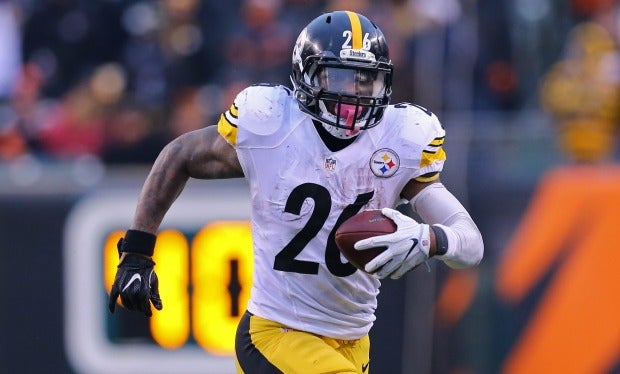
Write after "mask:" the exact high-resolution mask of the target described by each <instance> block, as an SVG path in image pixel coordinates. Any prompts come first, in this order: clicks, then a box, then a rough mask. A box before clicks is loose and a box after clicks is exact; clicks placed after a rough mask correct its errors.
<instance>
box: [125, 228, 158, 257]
mask: <svg viewBox="0 0 620 374" xmlns="http://www.w3.org/2000/svg"><path fill="white" fill-rule="evenodd" d="M156 239H157V236H155V235H153V234H151V233H149V232H145V231H139V230H127V232H126V233H125V237H124V238H122V239H121V242H120V243H119V246H118V251H119V252H130V253H139V254H141V255H146V256H153V253H154V252H155V240H156Z"/></svg>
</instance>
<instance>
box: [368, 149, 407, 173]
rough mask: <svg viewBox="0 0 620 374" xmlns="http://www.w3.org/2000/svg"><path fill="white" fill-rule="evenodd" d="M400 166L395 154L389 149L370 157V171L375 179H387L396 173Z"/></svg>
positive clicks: (379, 151)
mask: <svg viewBox="0 0 620 374" xmlns="http://www.w3.org/2000/svg"><path fill="white" fill-rule="evenodd" d="M399 166H400V160H399V159H398V155H397V154H396V152H394V151H393V150H391V149H389V148H383V149H380V150H378V151H376V152H375V153H373V154H372V156H371V157H370V170H372V173H373V174H374V175H376V176H377V177H381V178H388V177H391V176H392V175H394V173H396V170H398V167H399Z"/></svg>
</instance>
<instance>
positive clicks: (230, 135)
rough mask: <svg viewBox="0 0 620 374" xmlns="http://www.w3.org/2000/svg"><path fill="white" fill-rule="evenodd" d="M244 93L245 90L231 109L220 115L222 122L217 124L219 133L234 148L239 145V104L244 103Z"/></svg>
mask: <svg viewBox="0 0 620 374" xmlns="http://www.w3.org/2000/svg"><path fill="white" fill-rule="evenodd" d="M246 90H247V89H246ZM244 92H245V90H244V91H241V92H240V93H239V94H238V95H237V97H236V98H235V100H234V101H233V103H232V105H231V106H230V108H228V110H227V111H225V112H224V113H222V114H221V115H220V120H219V121H218V122H217V131H218V132H219V133H220V135H221V136H222V137H223V138H224V139H226V141H227V142H228V143H229V144H230V145H232V146H236V145H237V129H238V125H239V107H238V106H237V102H239V101H242V98H243V96H242V95H244Z"/></svg>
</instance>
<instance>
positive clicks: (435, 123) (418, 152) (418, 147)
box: [400, 104, 446, 182]
mask: <svg viewBox="0 0 620 374" xmlns="http://www.w3.org/2000/svg"><path fill="white" fill-rule="evenodd" d="M401 108H402V107H401ZM406 108H407V110H406V112H405V114H404V118H403V117H401V118H400V121H401V122H402V123H404V125H403V128H402V130H401V136H402V138H403V139H404V140H405V143H406V144H407V145H408V148H409V149H410V150H411V151H412V152H414V154H415V155H413V156H412V162H414V163H415V164H414V165H412V167H414V168H416V169H417V170H416V173H415V175H414V179H415V180H417V181H419V182H431V181H433V180H435V179H437V178H439V173H441V171H442V170H443V165H444V162H445V161H446V152H445V150H444V141H445V139H446V132H445V130H444V128H443V126H442V125H441V122H440V121H439V118H437V116H436V115H435V114H433V113H432V112H430V111H429V110H428V109H426V108H423V107H420V106H418V105H413V104H412V105H407V106H406Z"/></svg>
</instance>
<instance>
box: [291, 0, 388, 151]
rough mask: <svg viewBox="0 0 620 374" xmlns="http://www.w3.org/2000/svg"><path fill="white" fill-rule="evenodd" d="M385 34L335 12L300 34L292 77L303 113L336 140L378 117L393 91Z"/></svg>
mask: <svg viewBox="0 0 620 374" xmlns="http://www.w3.org/2000/svg"><path fill="white" fill-rule="evenodd" d="M392 72H393V66H392V62H391V61H390V57H389V51H388V46H387V43H386V41H385V36H384V35H383V33H382V32H381V30H379V28H378V27H377V26H376V25H375V24H373V23H372V22H371V21H370V20H369V19H368V18H366V17H364V16H363V15H361V14H357V13H354V12H349V11H336V12H331V13H326V14H323V15H321V16H319V17H317V18H315V19H314V20H313V21H312V22H310V23H309V24H308V26H306V28H305V29H303V30H302V32H301V33H300V34H299V37H298V38H297V42H296V43H295V48H294V50H293V71H292V74H291V81H292V83H293V89H294V92H295V98H296V99H297V101H298V102H299V107H300V108H301V110H302V111H304V112H306V113H308V114H309V115H311V116H312V117H314V118H315V119H317V120H318V121H320V122H321V123H322V124H323V126H324V127H325V128H326V129H327V131H329V132H330V133H331V134H332V135H334V136H336V137H339V138H345V139H346V138H350V137H352V136H355V135H356V134H357V132H358V131H359V130H365V129H368V128H371V127H373V126H375V125H377V124H378V123H379V121H381V118H382V117H383V113H384V111H385V107H386V106H387V105H388V104H389V101H390V95H391V93H392Z"/></svg>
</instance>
